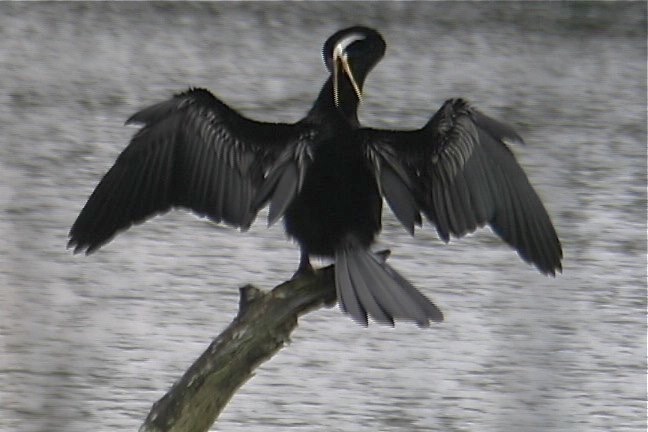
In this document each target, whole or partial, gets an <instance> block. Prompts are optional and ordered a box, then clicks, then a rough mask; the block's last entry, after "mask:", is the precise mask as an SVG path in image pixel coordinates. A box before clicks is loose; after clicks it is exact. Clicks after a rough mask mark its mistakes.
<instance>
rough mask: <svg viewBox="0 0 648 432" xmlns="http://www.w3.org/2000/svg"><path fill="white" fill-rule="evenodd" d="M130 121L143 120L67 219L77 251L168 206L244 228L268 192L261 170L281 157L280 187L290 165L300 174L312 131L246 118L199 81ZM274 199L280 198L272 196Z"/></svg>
mask: <svg viewBox="0 0 648 432" xmlns="http://www.w3.org/2000/svg"><path fill="white" fill-rule="evenodd" d="M129 123H140V124H143V127H142V128H141V129H140V130H139V131H138V132H137V133H136V134H135V136H134V137H133V138H132V140H131V142H130V144H129V145H128V146H127V147H126V149H125V150H124V151H123V152H122V153H121V154H120V155H119V157H118V158H117V160H116V162H115V164H114V165H113V166H112V168H110V170H109V171H108V172H107V173H106V175H105V176H104V177H103V178H102V180H101V181H100V182H99V184H98V185H97V187H96V189H95V190H94V192H93V193H92V195H91V196H90V198H89V199H88V202H87V203H86V205H85V207H84V208H83V210H82V211H81V213H80V214H79V216H78V218H77V220H76V222H75V223H74V225H73V226H72V229H71V230H70V240H69V244H68V247H73V248H74V251H75V252H79V251H83V250H85V251H86V253H91V252H92V251H94V250H95V249H97V248H99V247H101V246H102V245H103V244H105V243H107V242H108V241H110V239H111V238H112V237H113V236H114V235H115V234H117V233H118V232H120V231H122V230H125V229H127V228H128V227H130V226H131V225H132V224H137V223H141V222H143V221H145V220H146V219H148V218H150V217H152V216H154V215H156V214H160V213H164V212H166V211H168V210H169V209H171V208H173V207H182V208H186V209H189V210H191V211H193V212H194V213H196V214H197V215H199V216H206V217H208V218H209V219H211V220H213V221H215V222H224V223H226V224H229V225H232V226H234V227H239V228H241V229H247V228H248V227H249V226H250V224H251V223H252V222H253V220H254V218H255V217H256V213H257V211H258V209H259V208H260V207H261V206H262V205H263V204H265V202H266V201H267V200H268V199H271V198H272V197H266V199H265V200H264V199H261V198H258V195H259V190H260V189H261V186H262V184H264V182H265V179H266V177H267V176H268V175H272V174H273V173H274V172H276V171H278V169H277V168H274V167H275V166H276V165H277V161H278V160H282V161H284V164H283V165H281V167H283V168H282V169H285V170H286V171H287V172H288V174H285V175H284V176H283V178H284V182H283V184H284V186H283V192H286V190H287V189H289V188H290V187H292V186H291V184H290V183H291V181H292V185H293V186H294V185H295V181H296V180H295V179H291V178H290V173H292V172H293V171H294V172H295V175H296V176H297V177H296V178H298V177H300V176H302V177H303V171H304V170H305V169H306V165H307V161H305V159H307V157H306V156H304V155H302V154H301V152H304V153H305V152H307V150H308V140H309V139H310V138H312V131H311V130H309V129H308V128H305V127H303V125H300V124H299V123H297V124H292V125H291V124H274V123H262V122H257V121H253V120H250V119H248V118H245V117H243V116H241V115H240V114H239V113H237V112H236V111H234V110H233V109H231V108H229V107H228V106H227V105H225V104H224V103H223V102H221V101H220V100H219V99H218V98H216V97H215V96H213V95H212V94H211V93H210V92H209V91H207V90H203V89H191V90H188V91H186V92H184V93H181V94H178V95H176V96H174V97H173V98H171V99H169V100H167V101H164V102H161V103H158V104H156V105H153V106H150V107H148V108H145V109H143V110H142V111H140V112H138V113H136V114H135V115H133V116H132V117H131V118H130V119H128V121H127V124H129ZM302 162H303V164H302V165H300V163H302ZM286 167H288V168H286ZM295 193H296V191H295ZM286 195H290V193H286ZM293 195H294V193H293ZM284 196H285V195H284ZM290 199H292V197H290ZM273 205H274V207H277V205H284V203H283V202H281V203H278V204H277V203H275V202H274V201H273V200H271V206H273Z"/></svg>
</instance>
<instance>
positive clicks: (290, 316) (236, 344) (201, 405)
mask: <svg viewBox="0 0 648 432" xmlns="http://www.w3.org/2000/svg"><path fill="white" fill-rule="evenodd" d="M333 279H334V276H333V267H332V266H329V267H326V268H324V269H321V270H318V271H317V272H315V274H313V275H306V276H303V277H300V278H298V279H294V280H291V281H288V282H285V283H282V284H281V285H279V286H277V287H275V288H274V289H273V290H272V291H270V292H263V291H261V290H259V289H258V288H255V287H253V286H251V285H247V286H245V287H242V288H241V289H240V291H241V299H240V305H239V313H238V315H237V317H236V318H235V319H234V321H232V323H231V324H230V325H229V326H228V327H227V328H226V329H225V331H223V332H222V333H221V334H220V335H219V336H218V337H217V338H216V339H214V340H213V342H212V343H211V344H210V345H209V348H207V350H206V351H205V352H204V353H203V354H202V355H201V356H200V357H199V358H198V359H197V360H196V361H195V362H194V364H193V365H191V367H190V368H189V369H188V370H187V372H185V374H184V376H183V377H182V378H180V380H179V381H177V382H176V383H175V384H174V385H173V387H172V388H171V390H169V392H168V393H167V394H166V395H164V397H162V399H160V400H159V401H158V402H156V403H155V404H154V405H153V407H152V408H151V411H150V413H149V415H148V416H147V418H146V420H145V422H144V424H143V425H142V426H141V427H140V429H139V431H140V432H201V431H207V430H209V428H210V427H211V425H212V424H213V423H214V422H215V421H216V418H218V415H219V414H220V412H221V411H222V410H223V408H225V405H227V402H228V401H229V400H230V398H231V397H232V396H233V395H234V393H235V392H236V390H237V389H238V388H239V387H240V386H242V385H243V384H244V383H245V382H246V381H247V380H248V379H250V378H251V377H252V375H253V371H254V369H255V368H256V367H257V366H259V365H260V364H261V363H263V362H264V361H266V360H268V359H269V358H270V357H272V356H273V355H274V354H275V353H276V352H277V351H279V350H280V349H281V348H282V347H283V346H284V344H285V342H287V341H288V340H289V339H290V334H291V333H292V331H293V330H294V329H295V327H296V326H297V318H298V317H299V316H300V315H303V314H305V313H307V312H309V311H312V310H314V309H319V308H320V307H322V306H323V305H333V304H335V301H336V295H335V286H334V281H333Z"/></svg>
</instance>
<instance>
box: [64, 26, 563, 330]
mask: <svg viewBox="0 0 648 432" xmlns="http://www.w3.org/2000/svg"><path fill="white" fill-rule="evenodd" d="M384 51H385V43H384V41H383V39H382V37H381V36H380V35H379V34H378V33H377V32H376V31H374V30H372V29H368V28H366V27H352V28H349V29H345V30H341V31H339V32H337V33H336V34H334V35H333V36H331V38H329V39H328V40H327V42H326V43H325V45H324V51H323V52H324V59H325V62H326V65H327V68H328V69H329V71H330V73H331V76H330V77H329V78H328V79H327V81H326V82H325V84H324V86H323V87H322V90H321V92H320V94H319V96H318V98H317V100H316V101H315V103H314V105H313V107H312V108H311V110H310V111H309V112H308V114H307V116H306V117H305V118H304V119H302V120H301V121H299V122H297V123H295V124H276V123H262V122H257V121H254V120H250V119H247V118H245V117H243V116H241V115H240V114H238V113H237V112H236V111H234V110H233V109H231V108H229V107H228V106H227V105H225V104H224V103H223V102H221V101H220V100H219V99H218V98H216V97H215V96H213V95H212V94H211V93H210V92H208V91H207V90H202V89H193V90H189V91H187V92H185V93H182V94H179V95H177V96H175V97H173V98H172V99H170V100H168V101H165V102H162V103H159V104H156V105H153V106H151V107H149V108H146V109H144V110H142V111H140V112H139V113H137V114H135V115H134V116H133V117H131V118H130V119H129V120H128V122H127V123H142V124H143V125H144V126H143V127H142V128H141V129H140V130H139V132H137V133H136V134H135V136H134V137H133V139H132V141H131V143H130V144H129V146H128V147H127V148H126V149H125V150H124V151H123V153H122V154H121V155H120V156H119V157H118V159H117V161H116V162H115V164H114V165H113V167H112V168H111V169H110V170H109V171H108V173H107V174H106V175H105V176H104V178H103V179H102V180H101V182H100V183H99V185H98V186H97V188H96V189H95V191H94V192H93V194H92V195H91V197H90V198H89V200H88V202H87V204H86V206H85V207H84V208H83V210H82V211H81V214H80V215H79V217H78V219H77V221H76V222H75V223H74V225H73V227H72V229H71V231H70V242H69V246H70V247H73V248H74V250H75V252H79V251H83V250H85V251H86V252H87V253H91V252H93V251H94V250H95V249H97V248H98V247H100V246H102V245H103V244H105V243H106V242H108V241H110V239H111V238H112V237H113V236H114V235H115V234H116V233H118V232H119V231H121V230H124V229H127V228H128V227H129V226H130V225H131V224H133V223H140V222H143V221H144V220H146V219H147V218H150V217H152V216H153V215H155V214H159V213H163V212H165V211H168V210H169V209H171V208H173V207H181V208H187V209H190V210H191V211H193V212H194V213H196V214H198V215H200V216H206V217H208V218H210V219H212V220H214V221H216V222H223V223H226V224H229V225H232V226H235V227H239V228H241V229H242V230H245V229H247V228H248V227H249V226H250V224H251V223H252V222H253V221H254V218H255V217H256V214H257V212H258V210H259V209H260V208H262V207H263V206H265V205H267V204H269V206H270V211H269V223H274V222H275V221H276V220H278V219H279V218H281V217H282V216H283V217H284V223H285V227H286V231H287V233H288V234H289V235H290V236H292V237H293V238H295V239H296V240H297V241H298V242H299V244H300V248H301V252H302V257H301V260H300V265H299V269H298V273H299V272H306V271H311V270H312V268H311V265H310V255H311V254H313V255H321V256H328V257H333V258H335V263H336V271H335V281H336V289H337V294H338V299H339V302H340V306H341V308H342V309H343V310H344V311H346V312H348V313H349V314H350V315H351V316H352V317H353V318H354V319H355V320H356V321H358V322H360V323H363V324H366V323H367V316H368V315H369V316H371V317H373V318H374V319H375V320H376V321H379V322H384V323H391V324H393V322H394V320H395V319H407V320H412V321H416V322H417V323H419V324H420V325H427V324H428V323H429V321H430V320H433V321H440V320H442V319H443V316H442V314H441V312H440V311H439V309H438V308H437V307H436V306H435V305H434V304H433V303H432V302H430V301H429V300H428V299H427V298H426V297H425V296H423V294H421V293H420V292H418V291H417V290H416V288H414V287H413V286H412V285H411V284H410V283H409V282H408V281H407V280H406V279H405V278H403V277H402V276H401V275H399V274H398V273H397V272H396V271H395V270H394V269H393V268H392V267H391V266H389V265H388V264H387V263H385V262H384V260H383V259H382V258H381V257H380V256H378V255H376V254H374V253H372V252H371V251H370V247H371V245H372V243H373V242H374V240H375V237H376V236H377V234H378V233H379V232H380V229H381V209H382V200H383V198H384V199H385V200H386V201H387V203H388V204H389V206H390V208H391V209H392V211H393V212H394V214H395V215H396V217H397V218H398V220H399V221H400V222H401V223H402V224H403V225H404V226H405V228H406V229H407V230H408V231H409V232H410V233H412V234H413V233H414V228H415V226H420V225H421V224H422V217H421V214H423V215H424V216H425V217H426V218H427V219H429V220H430V221H431V222H432V223H434V224H435V226H436V228H437V231H438V233H439V235H440V237H441V238H442V239H443V240H445V241H448V240H449V238H450V236H455V237H460V236H462V235H464V234H466V233H468V232H471V231H474V230H475V229H476V228H477V227H480V226H483V225H485V224H489V225H490V226H491V227H493V229H494V231H495V232H496V233H497V234H498V235H500V236H501V237H502V238H503V239H504V240H505V241H506V242H507V243H509V244H510V245H511V246H513V247H514V248H515V249H516V250H517V251H518V252H519V254H520V256H521V257H522V258H523V259H525V260H526V261H529V262H531V263H533V264H535V265H536V266H537V267H538V268H539V269H540V270H541V271H542V272H544V273H552V274H553V273H554V272H555V271H556V270H560V265H561V264H560V261H561V258H562V251H561V248H560V242H559V240H558V238H557V236H556V233H555V231H554V228H553V225H552V224H551V221H550V219H549V216H548V215H547V213H546V211H545V209H544V207H543V205H542V203H541V201H540V199H539V198H538V196H537V194H536V193H535V191H534V190H533V188H532V187H531V185H530V184H529V182H528V180H527V178H526V176H525V174H524V172H523V171H522V169H521V168H520V167H519V165H518V164H517V162H516V161H515V158H514V156H513V154H512V153H511V151H510V150H509V149H508V147H507V146H506V144H505V141H513V140H516V141H521V139H520V138H519V136H518V135H517V134H516V133H515V132H514V131H513V130H512V129H511V128H509V127H508V126H506V125H503V124H501V123H499V122H497V121H495V120H493V119H491V118H489V117H487V116H485V115H483V114H481V113H480V112H479V111H477V110H475V109H473V108H472V107H470V106H469V105H468V104H467V103H466V102H465V101H463V100H461V99H452V100H449V101H446V103H445V104H444V105H443V106H442V108H441V109H440V110H439V111H438V112H437V113H436V114H435V115H434V116H433V117H432V118H431V119H430V121H429V122H428V123H427V124H426V125H425V126H424V127H423V128H421V129H419V130H414V131H390V130H378V129H371V128H361V127H360V124H359V122H358V118H357V107H358V104H359V102H360V96H361V89H362V85H363V83H364V81H365V78H366V77H367V74H368V73H369V72H370V71H371V69H372V68H373V67H374V66H375V64H376V63H377V62H378V61H379V60H380V59H381V58H382V56H383V54H384Z"/></svg>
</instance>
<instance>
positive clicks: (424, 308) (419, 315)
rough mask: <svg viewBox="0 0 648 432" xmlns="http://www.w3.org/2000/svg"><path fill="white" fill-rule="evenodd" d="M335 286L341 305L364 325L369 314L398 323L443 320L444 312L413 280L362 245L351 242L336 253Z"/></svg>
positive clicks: (427, 322) (422, 324)
mask: <svg viewBox="0 0 648 432" xmlns="http://www.w3.org/2000/svg"><path fill="white" fill-rule="evenodd" d="M335 287H336V290H337V297H338V301H339V303H340V308H341V309H342V310H343V311H344V312H346V313H348V314H349V315H351V317H352V318H353V319H354V320H355V321H357V322H358V323H360V324H362V325H365V326H366V325H367V316H370V317H371V318H373V319H374V320H375V321H376V322H379V323H383V324H389V325H394V320H395V319H403V320H409V321H414V322H416V323H417V324H418V325H419V326H421V327H427V326H428V325H429V324H430V320H432V321H436V322H439V321H443V313H442V312H441V311H440V310H439V308H438V307H437V306H436V305H435V304H434V303H432V302H431V301H430V300H429V299H428V298H427V297H425V296H424V295H423V294H421V293H420V292H419V291H418V290H417V289H416V288H415V287H414V286H413V285H412V284H411V283H409V282H408V281H407V280H406V279H405V278H404V277H402V276H401V275H400V274H398V273H397V272H396V270H394V269H393V268H392V267H391V266H390V265H388V264H387V263H386V262H384V259H382V258H381V257H380V256H378V255H376V254H375V253H372V252H371V251H369V250H367V249H365V248H363V247H362V246H360V245H355V244H350V245H346V246H344V247H341V248H339V249H338V250H337V251H336V253H335Z"/></svg>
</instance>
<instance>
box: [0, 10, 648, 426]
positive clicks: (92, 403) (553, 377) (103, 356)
mask: <svg viewBox="0 0 648 432" xmlns="http://www.w3.org/2000/svg"><path fill="white" fill-rule="evenodd" d="M356 23H361V24H365V25H370V26H372V27H375V28H377V29H378V30H380V31H381V32H382V33H383V35H384V36H385V39H386V40H387V43H388V49H387V53H386V57H385V59H384V60H383V62H382V63H380V64H379V65H378V67H377V68H376V69H375V71H374V72H373V73H372V74H371V75H370V76H369V79H368V81H367V85H366V93H365V101H364V104H363V106H362V111H361V121H362V122H363V123H364V124H365V125H369V126H373V127H381V128H415V127H420V126H422V125H423V124H424V123H425V122H426V121H427V119H428V118H429V117H430V116H431V115H432V114H433V112H434V111H435V110H436V109H437V108H438V107H439V106H440V105H441V103H442V102H443V101H444V100H445V99H446V98H449V97H455V96H463V97H466V98H468V99H469V100H471V101H472V102H473V103H474V104H475V105H476V106H477V107H479V108H480V109H482V110H483V111H484V112H486V113H487V114H489V115H491V116H493V117H495V118H498V119H501V120H504V121H506V122H508V123H510V124H511V125H513V126H514V127H515V128H516V130H518V131H519V132H520V134H521V135H522V136H523V137H524V138H525V140H526V142H527V145H526V146H515V147H514V148H513V151H514V152H515V153H516V155H517V157H518V158H519V160H520V162H521V163H522V165H523V166H524V168H525V170H526V171H527V173H528V175H529V177H530V179H531V182H532V183H533V184H534V185H535V187H536V188H537V190H538V192H539V193H540V195H541V196H542V197H543V200H544V202H545V204H546V206H547V209H548V210H549V212H550V213H551V215H552V217H553V220H554V223H555V225H556V228H557V231H558V232H559V235H560V237H561V239H562V242H563V246H564V252H565V261H564V272H563V274H562V275H558V276H557V277H556V278H551V277H545V276H543V275H541V274H539V273H538V272H537V271H536V270H535V269H534V268H532V267H530V266H529V265H527V264H525V263H524V262H522V261H521V260H520V259H519V258H518V257H517V255H516V254H515V252H514V251H512V250H510V249H509V248H508V247H507V246H505V245H504V244H503V243H502V242H501V241H500V240H499V239H498V238H497V237H495V236H494V234H493V233H492V232H490V231H489V230H488V229H484V230H481V231H479V232H477V233H476V234H474V235H472V236H469V237H467V238H464V239H461V240H454V241H452V242H451V243H450V244H448V245H445V244H444V243H443V242H442V241H440V240H439V239H438V237H437V235H436V233H435V231H434V228H433V227H431V226H430V225H425V226H424V227H423V229H421V230H419V231H418V232H417V233H416V237H414V238H412V237H410V236H409V235H408V234H407V233H406V232H405V230H403V229H402V228H401V227H400V226H399V225H398V223H397V222H396V221H395V219H394V218H393V217H392V215H391V214H390V213H389V212H387V211H386V212H385V223H384V225H385V228H384V231H383V234H382V236H381V238H380V244H379V245H377V248H381V247H389V248H391V250H392V252H393V255H392V258H391V261H390V262H391V263H392V265H393V266H395V267H396V268H397V269H399V270H400V271H401V272H402V273H403V274H404V275H405V276H407V277H408V278H409V279H410V280H411V281H412V282H413V283H414V284H415V285H417V286H418V287H419V288H420V289H421V290H422V291H423V292H424V293H426V294H427V295H428V296H429V297H430V298H432V299H433V300H434V301H435V302H436V303H437V304H438V305H439V306H440V307H441V308H442V309H443V310H444V312H445V315H446V321H445V322H443V323H442V324H435V325H432V326H431V328H429V329H419V328H417V327H416V326H415V325H412V324H408V323H398V324H397V325H396V327H395V328H387V327H383V326H380V325H375V324H372V325H370V326H369V327H368V328H363V327H360V326H358V325H357V324H355V323H354V322H353V321H351V320H350V319H349V318H348V317H346V316H344V315H342V314H341V313H340V311H339V310H338V309H337V307H336V308H331V309H324V310H321V311H318V312H315V313H312V314H309V315H307V316H305V317H304V318H303V319H302V320H301V321H300V325H299V328H298V329H297V331H296V332H295V333H294V337H293V339H292V343H291V344H290V345H289V346H288V347H286V348H285V349H284V350H282V351H281V352H280V353H279V354H278V355H277V356H276V357H274V358H273V359H272V360H271V361H269V362H268V363H266V364H264V365H263V366H262V367H260V368H259V370H258V371H257V374H256V376H255V377H254V378H253V379H252V380H251V381H249V382H248V383H247V384H245V386H243V387H242V388H241V389H240V391H239V392H238V393H237V394H236V396H235V397H234V398H233V399H232V401H231V402H230V404H229V406H228V407H227V408H226V410H225V412H224V413H223V415H222V417H221V419H220V420H219V422H218V423H217V424H216V425H215V426H214V430H219V431H250V430H252V431H606V432H607V431H644V430H645V427H646V333H645V332H646V3H645V2H637V3H628V2H611V3H598V2H597V3H584V2H560V3H553V2H538V3H535V2H534V3H510V2H506V3H499V2H485V3H444V2H438V3H437V2H434V3H419V2H413V3H411V2H406V3H399V2H395V3H371V4H369V3H350V4H349V3H313V2H305V3H201V4H193V3H191V4H185V3H149V2H143V3H27V2H25V3H9V2H2V3H0V235H1V238H2V241H0V431H12V432H13V431H30V432H31V431H39V432H40V431H66V432H76V431H87V430H92V431H115V430H119V431H126V430H131V431H134V430H137V428H138V427H139V425H140V424H141V422H142V421H143V419H144V417H145V416H146V414H147V412H148V410H149V408H150V407H151V405H152V403H153V402H155V401H156V400H157V399H158V398H159V397H161V396H162V395H163V394H164V392H165V391H166V390H167V389H168V388H169V387H170V386H171V385H172V384H173V382H174V381H175V380H176V379H177V378H178V377H179V376H180V375H181V374H182V373H183V371H184V370H185V369H186V368H187V367H188V365H189V364H190V363H191V362H192V361H193V360H194V359H195V358H196V357H197V356H198V355H199V354H200V353H201V352H202V351H203V350H204V349H205V348H206V347H207V345H208V344H209V342H210V340H211V338H212V337H214V336H215V335H217V334H218V333H219V332H220V331H221V330H222V329H223V328H224V327H225V326H226V325H227V324H228V323H229V322H230V321H231V319H232V318H233V317H234V315H235V314H236V310H237V301H238V299H237V297H238V290H237V287H239V286H241V285H244V284H246V283H253V284H256V285H258V286H261V287H264V288H272V287H273V286H274V285H276V284H278V283H279V282H281V281H284V280H286V279H287V278H289V277H290V275H292V272H293V271H294V270H295V269H296V266H297V259H298V252H297V248H296V246H295V245H294V244H293V243H292V242H291V241H289V240H287V239H286V238H285V235H284V233H283V230H282V228H281V226H274V227H272V228H271V229H266V222H265V218H264V217H265V215H266V213H263V214H261V215H260V217H259V219H258V220H257V223H256V224H255V225H254V226H253V228H252V229H251V230H250V231H249V232H247V233H240V232H238V231H236V230H234V229H231V228H228V227H222V226H216V225H214V224H211V223H208V222H206V221H205V220H201V219H198V218H195V217H194V216H192V215H191V214H189V213H186V212H180V211H178V212H171V213H169V214H166V215H164V216H161V217H158V218H156V219H154V220H152V221H149V222H147V223H145V224H143V225H140V226H136V227H134V228H132V229H131V230H129V231H127V232H125V233H123V234H121V235H119V236H118V237H117V238H116V239H114V241H113V242H112V243H110V244H108V245H107V246H106V247H104V248H103V249H101V250H100V251H99V252H97V253H95V254H94V255H91V256H87V257H86V256H83V255H81V256H74V255H72V254H71V252H70V251H67V250H66V249H65V245H66V242H67V232H68V229H69V227H70V225H71V224H72V222H73V221H74V219H75V217H76V215H77V214H78V212H79V211H80V209H81V208H82V206H83V204H84V203H85V200H86V199H87V197H88V196H89V194H90V193H91V192H92V190H93V188H94V187H95V185H96V184H97V182H98V181H99V179H100V178H101V176H102V175H103V174H104V173H105V172H106V170H107V169H108V168H109V167H110V166H111V164H112V163H113V162H114V160H115V158H116V157H117V155H118V154H119V153H120V151H121V150H122V149H123V148H124V147H125V145H126V144H127V142H128V140H129V139H130V137H131V136H132V134H133V133H134V131H135V130H136V129H134V128H132V127H125V126H123V123H124V121H125V119H126V118H128V117H129V116H130V115H131V114H132V113H134V112H135V111H136V110H138V109H140V108H143V107H144V106H146V105H148V104H151V103H154V102H157V101H161V100H163V99H165V98H168V97H169V96H170V95H171V94H173V93H174V92H178V91H182V90H184V89H186V88H187V87H189V86H203V87H207V88H209V89H211V90H212V91H213V92H214V93H215V94H217V95H218V96H219V97H220V98H222V100H223V101H225V102H226V103H228V104H230V105H231V106H232V107H234V108H236V109H238V110H240V111H241V112H242V113H244V114H245V115H247V116H249V117H252V118H256V119H260V120H266V121H296V120H298V119H299V118H300V117H301V116H302V115H304V113H305V112H306V111H307V109H308V108H309V106H310V104H311V103H312V101H313V100H314V99H315V97H316V95H317V93H318V91H319V88H320V85H321V84H322V83H323V81H324V79H325V77H326V71H325V68H324V65H323V63H322V60H321V55H320V50H321V45H322V44H323V42H324V40H325V39H326V38H327V37H328V36H329V35H330V34H332V33H333V32H334V31H336V30H338V29H340V28H342V27H345V26H348V25H351V24H356Z"/></svg>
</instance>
